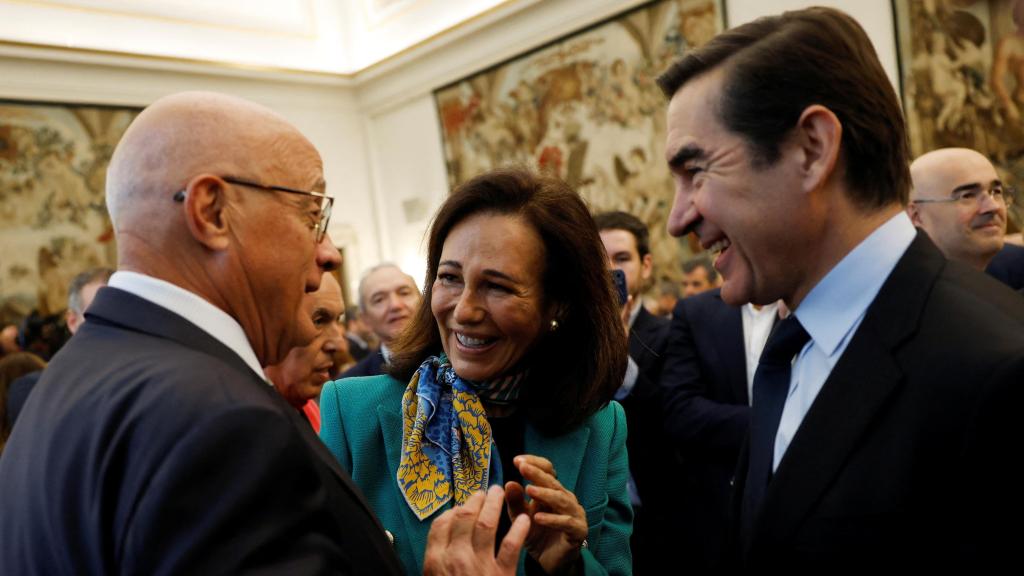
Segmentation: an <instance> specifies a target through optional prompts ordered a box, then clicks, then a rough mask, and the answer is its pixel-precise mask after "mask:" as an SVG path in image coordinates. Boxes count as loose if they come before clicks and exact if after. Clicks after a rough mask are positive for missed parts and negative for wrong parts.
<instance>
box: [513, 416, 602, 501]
mask: <svg viewBox="0 0 1024 576" xmlns="http://www.w3.org/2000/svg"><path fill="white" fill-rule="evenodd" d="M589 442H590V427H589V426H580V427H579V428H576V429H575V430H572V431H570V432H567V433H565V434H563V435H561V436H556V437H554V438H552V437H550V436H542V435H541V434H540V432H538V431H537V430H536V429H535V428H534V427H533V426H530V425H529V424H527V425H526V438H525V439H524V441H523V449H524V450H526V452H527V454H538V455H543V456H544V457H546V458H547V459H548V460H550V461H551V464H552V466H554V467H555V473H556V474H558V481H559V482H561V483H562V486H565V489H566V490H570V491H573V492H575V491H576V482H577V480H579V475H580V468H581V467H582V466H583V456H584V454H586V452H587V444H588V443H589Z"/></svg>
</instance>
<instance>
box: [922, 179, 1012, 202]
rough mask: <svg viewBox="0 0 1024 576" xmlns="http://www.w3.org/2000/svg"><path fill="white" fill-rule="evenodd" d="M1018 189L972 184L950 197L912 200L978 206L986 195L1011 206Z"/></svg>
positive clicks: (998, 185)
mask: <svg viewBox="0 0 1024 576" xmlns="http://www.w3.org/2000/svg"><path fill="white" fill-rule="evenodd" d="M1015 192H1016V190H1015V189H1014V188H1013V187H1012V186H1003V185H1002V184H993V185H992V187H991V188H989V189H987V190H986V189H984V188H982V187H981V186H972V187H967V188H963V189H959V188H958V189H956V190H954V191H953V194H952V196H950V197H949V198H921V199H918V200H912V201H911V203H913V204H948V203H952V202H956V203H957V204H959V205H961V206H972V207H973V206H976V205H978V204H981V201H982V200H984V199H985V196H991V197H992V199H993V200H995V201H996V202H997V203H1002V204H1005V205H1006V206H1010V205H1011V204H1013V196H1014V193H1015Z"/></svg>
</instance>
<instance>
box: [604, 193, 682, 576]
mask: <svg viewBox="0 0 1024 576" xmlns="http://www.w3.org/2000/svg"><path fill="white" fill-rule="evenodd" d="M594 222H595V223H596V224H597V229H598V231H599V232H600V235H601V242H602V243H603V244H604V249H605V253H606V254H607V255H608V261H609V263H610V265H611V267H612V268H614V269H617V270H622V272H623V273H624V274H625V277H626V293H627V296H628V300H627V303H626V305H625V306H624V309H623V313H624V314H625V316H626V317H625V322H624V324H625V326H626V332H627V334H628V337H629V357H628V363H629V365H628V367H627V370H626V380H625V382H624V383H623V385H622V386H621V387H620V388H619V390H618V392H616V393H615V399H616V400H618V401H619V402H620V403H621V404H622V408H623V410H624V411H625V412H626V423H627V425H628V429H629V434H628V436H627V437H626V448H627V449H628V451H629V469H630V477H631V480H632V482H633V486H632V488H633V490H632V491H631V494H630V496H631V498H632V500H633V502H632V504H633V513H634V518H633V535H632V536H631V537H630V551H631V552H632V553H633V572H634V573H635V574H641V575H642V574H656V573H658V572H660V571H662V570H663V569H664V567H665V566H667V565H671V564H672V563H673V562H674V561H675V560H676V559H677V556H676V554H675V552H676V551H677V550H676V548H675V547H674V546H673V544H674V543H675V541H676V540H675V534H676V532H677V530H676V526H677V524H678V522H679V515H678V513H679V510H678V506H677V503H678V501H679V498H678V485H677V484H676V482H677V480H678V477H679V476H678V472H679V470H678V468H679V463H678V461H677V460H676V459H675V457H674V449H673V448H672V447H671V444H670V443H669V442H668V437H667V436H666V435H665V429H664V426H663V424H664V417H663V415H662V406H663V401H662V397H661V390H660V389H659V387H658V380H659V379H660V378H661V368H662V364H663V363H664V360H665V343H666V341H667V338H668V326H669V323H668V321H667V320H665V319H664V318H661V317H658V316H655V315H653V314H651V313H650V312H648V311H647V309H646V308H644V306H643V305H642V303H641V302H640V293H641V292H642V291H643V288H644V284H645V283H646V282H647V281H648V279H650V277H651V272H652V257H651V250H650V234H649V232H648V230H647V226H646V225H645V224H644V223H643V222H641V221H640V219H639V218H637V217H636V216H633V215H632V214H628V213H626V212H603V213H601V214H598V215H596V216H594Z"/></svg>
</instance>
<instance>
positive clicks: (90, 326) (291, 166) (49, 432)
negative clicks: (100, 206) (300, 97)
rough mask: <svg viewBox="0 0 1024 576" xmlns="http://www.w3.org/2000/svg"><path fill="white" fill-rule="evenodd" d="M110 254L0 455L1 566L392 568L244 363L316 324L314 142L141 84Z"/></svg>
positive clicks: (269, 122) (122, 150) (115, 191)
mask: <svg viewBox="0 0 1024 576" xmlns="http://www.w3.org/2000/svg"><path fill="white" fill-rule="evenodd" d="M106 186H107V196H106V201H107V208H108V210H109V212H110V217H111V221H112V223H113V227H114V233H115V236H116V241H117V252H118V254H117V256H118V263H119V264H118V266H119V268H118V271H117V272H116V273H115V274H114V275H113V276H111V278H110V281H109V284H108V286H107V287H106V288H103V289H102V290H100V291H99V292H98V293H97V294H96V298H95V300H94V301H93V302H92V304H91V305H90V306H89V309H88V311H87V312H86V316H87V318H88V321H87V322H85V323H84V324H83V325H82V326H81V327H80V329H79V330H78V333H77V334H76V335H75V337H74V338H73V339H71V341H70V342H69V343H68V346H67V348H65V349H64V350H62V351H61V354H59V355H58V356H57V357H56V358H55V359H54V360H53V361H52V362H51V363H50V364H49V365H48V366H47V368H46V370H45V371H44V373H43V376H42V378H41V379H40V380H39V383H38V384H37V386H36V389H35V391H34V392H33V394H32V395H31V396H30V397H29V399H28V402H27V403H26V405H25V408H24V410H23V412H22V414H21V416H20V417H19V421H18V424H17V425H16V426H15V428H14V430H13V432H12V434H11V436H10V438H9V440H8V443H7V447H6V449H5V451H4V454H3V458H0V485H2V486H3V490H0V509H2V510H3V514H0V573H3V574H54V575H56V574H125V575H127V574H229V573H231V574H235V573H257V572H258V573H295V574H334V573H340V572H347V573H362V574H399V573H401V568H400V566H399V564H398V562H397V559H396V557H395V555H394V553H393V551H392V550H391V544H390V543H389V541H388V539H387V537H386V534H385V532H384V530H383V528H382V527H381V525H380V523H379V522H378V521H377V519H376V518H375V517H374V516H373V514H372V512H371V511H370V508H369V506H368V505H367V503H366V502H365V500H364V499H363V498H362V496H361V495H360V493H359V491H358V489H356V488H355V487H354V486H353V485H352V483H351V480H349V478H348V476H347V475H346V474H345V472H344V471H343V470H341V469H340V467H338V465H337V463H336V462H335V461H334V459H333V457H332V456H331V454H330V453H329V452H327V450H326V448H325V447H324V446H323V444H322V443H321V442H320V440H319V438H317V436H316V435H315V434H314V433H313V430H312V428H310V426H309V425H308V424H307V423H306V422H305V421H304V420H303V419H302V416H301V415H300V414H299V413H298V411H296V410H295V409H294V408H293V407H292V406H290V405H289V404H288V403H287V402H286V401H285V400H284V399H283V398H282V397H281V395H280V394H278V393H277V392H276V391H275V390H274V388H273V386H272V385H271V384H270V383H268V382H267V381H266V380H265V379H264V375H263V370H262V366H264V365H272V364H277V363H279V362H281V361H282V360H283V359H284V358H285V356H286V355H287V354H288V351H289V350H291V349H292V348H294V347H296V346H304V345H306V344H307V343H309V342H310V341H311V340H312V339H313V338H314V337H315V336H316V327H315V326H314V325H313V322H312V318H311V317H310V315H309V314H308V313H307V312H306V310H305V309H304V308H303V306H302V304H303V297H304V295H305V294H306V293H310V292H314V291H316V290H317V288H319V286H320V283H321V276H322V275H323V272H324V271H326V270H331V269H333V268H335V267H337V266H338V265H339V264H340V255H339V254H338V251H337V250H336V249H335V248H334V247H333V246H332V245H331V242H330V238H329V237H328V236H327V235H326V230H327V223H328V219H329V217H330V208H331V204H332V202H333V200H332V198H331V197H330V196H328V195H327V194H326V193H325V191H324V190H325V183H324V180H323V170H322V163H321V160H320V156H319V154H318V153H317V151H316V149H315V148H314V147H313V145H312V144H311V143H310V142H309V141H308V140H307V139H306V138H305V137H304V136H303V135H302V134H301V133H299V131H298V130H297V129H296V128H294V127H293V126H292V125H290V124H289V123H288V122H287V121H286V120H284V119H283V118H282V117H280V116H279V115H277V114H276V113H274V112H272V111H270V110H268V109H266V108H264V107H262V106H259V105H256V104H253V103H250V102H248V101H245V100H241V99H238V98H234V97H229V96H225V95H220V94H213V93H204V92H187V93H181V94H175V95H171V96H167V97H164V98H161V99H160V100H158V101H157V102H155V103H153V104H152V105H150V106H149V107H147V108H146V109H145V110H144V111H143V112H142V113H140V114H139V115H138V116H137V117H136V118H135V120H134V121H133V122H132V124H131V125H130V126H129V128H128V130H127V131H126V132H125V134H124V136H123V138H122V139H121V141H120V143H119V144H118V145H117V148H116V149H115V151H114V154H113V157H112V158H111V161H110V166H109V169H108V172H107V182H106Z"/></svg>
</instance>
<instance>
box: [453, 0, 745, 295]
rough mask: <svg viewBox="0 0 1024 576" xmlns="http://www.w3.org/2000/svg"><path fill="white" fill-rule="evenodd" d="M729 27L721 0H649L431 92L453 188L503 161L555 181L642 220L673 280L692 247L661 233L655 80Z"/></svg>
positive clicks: (662, 105) (666, 197)
mask: <svg viewBox="0 0 1024 576" xmlns="http://www.w3.org/2000/svg"><path fill="white" fill-rule="evenodd" d="M724 23H725V16H724V13H723V7H722V4H721V2H718V1H714V0H664V1H660V2H654V3H651V4H647V5H645V6H642V7H640V8H638V9H635V10H632V11H630V12H627V13H625V14H622V15H620V16H617V17H615V18H613V19H611V20H608V21H606V22H603V23H600V24H598V25H596V26H594V27H591V28H589V29H587V30H584V31H581V32H579V33H575V34H573V35H571V36H568V37H566V38H563V39H560V40H557V41H556V42H554V43H552V44H549V45H547V46H545V47H543V48H540V49H538V50H535V51H533V52H530V53H527V54H524V55H522V56H518V57H516V58H514V59H512V60H510V61H507V62H505V63H502V64H499V65H498V66H495V67H494V68H491V69H489V70H485V71H483V72H480V73H478V74H475V75H473V76H470V77H468V78H465V79H463V80H460V81H458V82H456V83H454V84H452V85H450V86H446V87H443V88H441V89H439V90H437V92H435V94H434V96H435V100H436V104H437V108H438V113H439V116H440V119H441V130H442V137H443V140H444V151H445V160H446V162H447V168H448V180H449V184H450V185H451V186H453V187H454V186H456V185H458V184H460V183H462V182H464V181H466V180H468V179H470V178H472V177H473V176H475V175H477V174H479V173H481V172H483V171H486V170H488V169H491V168H495V167H500V166H509V165H520V166H529V167H532V168H534V169H538V170H540V171H541V172H545V173H549V174H552V175H555V176H559V177H561V178H562V179H564V180H565V181H566V182H568V183H569V184H570V185H571V186H573V187H574V188H575V189H576V190H578V191H579V192H580V194H581V195H582V196H583V197H584V198H585V199H586V200H587V201H588V203H589V204H590V207H591V209H592V210H593V211H594V212H595V213H596V212H600V211H604V210H624V211H626V212H629V213H632V214H634V215H636V216H637V217H639V218H640V219H641V220H643V221H644V222H645V223H646V224H647V225H648V226H649V227H650V230H651V252H652V253H653V255H654V258H655V273H656V274H657V277H659V278H671V279H677V280H678V279H679V278H681V270H680V267H679V264H680V263H681V262H682V261H683V260H685V259H686V258H688V257H689V256H690V255H691V254H692V252H693V250H694V249H695V248H697V249H699V247H697V246H693V245H690V244H689V243H687V242H681V241H678V240H675V239H673V238H671V237H669V236H668V234H667V233H666V231H665V221H666V219H667V218H668V213H669V210H670V209H671V207H672V193H673V192H672V179H671V176H670V175H669V172H668V168H667V167H666V164H665V152H664V149H665V109H666V100H665V97H664V96H663V95H662V93H661V91H660V90H659V89H658V87H657V85H656V84H655V79H656V78H657V77H658V75H659V74H661V73H662V72H663V71H665V69H667V68H668V66H669V65H670V64H671V63H672V62H673V61H675V60H676V59H677V58H678V57H680V56H681V55H682V54H683V53H684V52H685V51H686V50H688V49H690V48H692V47H695V46H700V45H702V44H704V43H705V42H707V41H708V40H710V39H711V38H712V37H713V36H714V35H715V34H716V33H717V32H718V31H720V30H722V28H723V26H724Z"/></svg>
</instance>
